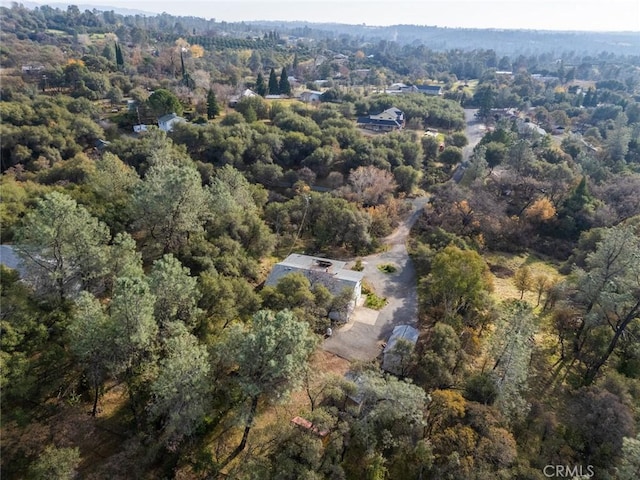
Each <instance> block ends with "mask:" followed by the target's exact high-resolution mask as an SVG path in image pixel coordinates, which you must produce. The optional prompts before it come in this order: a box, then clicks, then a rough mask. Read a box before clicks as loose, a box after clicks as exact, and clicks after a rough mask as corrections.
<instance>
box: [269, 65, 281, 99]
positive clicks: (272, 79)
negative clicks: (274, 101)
mask: <svg viewBox="0 0 640 480" xmlns="http://www.w3.org/2000/svg"><path fill="white" fill-rule="evenodd" d="M279 93H280V85H279V84H278V77H277V76H276V71H275V70H274V69H273V68H272V69H271V72H269V95H278V94H279Z"/></svg>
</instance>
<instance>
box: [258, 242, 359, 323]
mask: <svg viewBox="0 0 640 480" xmlns="http://www.w3.org/2000/svg"><path fill="white" fill-rule="evenodd" d="M346 265H347V263H346V262H342V261H340V260H331V259H328V258H320V257H311V256H308V255H301V254H298V253H292V254H291V255H289V256H288V257H287V258H285V259H284V260H283V261H282V262H280V263H276V264H275V265H274V266H273V269H272V270H271V273H269V276H268V277H267V280H266V281H265V283H264V284H265V286H276V285H277V284H278V282H279V281H280V279H281V278H282V277H284V276H286V275H289V274H291V273H302V274H303V275H304V276H306V277H307V278H308V279H309V281H310V282H311V284H312V285H313V284H314V283H316V282H319V283H321V284H322V285H324V286H325V287H327V289H328V290H329V291H330V292H331V293H332V294H333V295H339V294H341V293H342V292H343V291H344V290H345V289H347V290H349V292H351V301H350V302H349V305H348V306H347V311H346V312H330V313H329V318H331V319H332V320H336V321H338V322H346V321H348V320H349V317H350V316H351V313H353V310H354V308H355V306H356V304H357V302H358V300H360V297H361V296H362V279H363V277H364V274H363V273H362V272H356V271H354V270H349V269H347V268H345V267H346Z"/></svg>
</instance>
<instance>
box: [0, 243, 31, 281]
mask: <svg viewBox="0 0 640 480" xmlns="http://www.w3.org/2000/svg"><path fill="white" fill-rule="evenodd" d="M0 263H1V264H2V265H4V266H5V267H8V268H11V269H13V270H17V271H18V273H19V274H20V275H23V274H24V272H25V268H24V262H23V261H22V259H21V258H20V257H19V256H18V255H17V254H16V252H15V250H14V249H13V246H11V245H0Z"/></svg>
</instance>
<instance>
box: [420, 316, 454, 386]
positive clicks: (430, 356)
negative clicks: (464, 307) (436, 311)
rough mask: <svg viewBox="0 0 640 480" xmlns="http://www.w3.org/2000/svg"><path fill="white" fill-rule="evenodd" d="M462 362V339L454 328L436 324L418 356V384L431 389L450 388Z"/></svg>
mask: <svg viewBox="0 0 640 480" xmlns="http://www.w3.org/2000/svg"><path fill="white" fill-rule="evenodd" d="M461 361H462V352H461V345H460V338H459V337H458V334H457V333H456V331H455V330H454V328H453V327H452V326H450V325H447V324H445V323H441V322H438V323H436V324H435V325H434V326H433V328H432V329H431V331H430V332H429V336H428V340H427V342H426V344H425V345H424V346H423V348H422V351H420V353H419V354H417V360H416V382H418V383H419V384H420V385H423V386H425V388H426V389H430V388H450V387H452V386H453V385H454V371H455V370H456V369H458V368H459V366H460V363H461Z"/></svg>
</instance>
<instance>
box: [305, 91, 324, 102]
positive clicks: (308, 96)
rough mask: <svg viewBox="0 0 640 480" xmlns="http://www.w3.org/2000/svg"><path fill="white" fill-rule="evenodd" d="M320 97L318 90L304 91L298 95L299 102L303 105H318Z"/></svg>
mask: <svg viewBox="0 0 640 480" xmlns="http://www.w3.org/2000/svg"><path fill="white" fill-rule="evenodd" d="M321 97H322V92H320V91H318V90H306V91H304V92H302V93H301V94H300V101H301V102H305V103H318V102H320V98H321Z"/></svg>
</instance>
